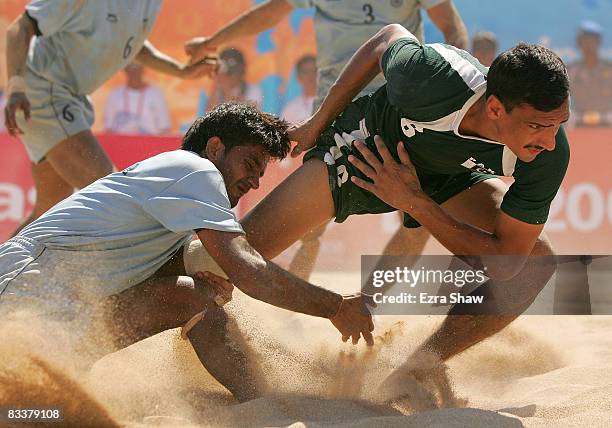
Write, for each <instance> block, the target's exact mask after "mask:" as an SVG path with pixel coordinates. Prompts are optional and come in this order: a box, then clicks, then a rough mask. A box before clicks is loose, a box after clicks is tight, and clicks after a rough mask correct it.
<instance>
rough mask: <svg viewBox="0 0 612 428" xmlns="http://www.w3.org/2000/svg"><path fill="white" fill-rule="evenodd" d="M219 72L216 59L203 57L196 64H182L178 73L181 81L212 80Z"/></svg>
mask: <svg viewBox="0 0 612 428" xmlns="http://www.w3.org/2000/svg"><path fill="white" fill-rule="evenodd" d="M218 70H219V61H217V59H216V58H212V57H205V58H204V59H202V60H201V61H198V62H190V63H189V64H184V65H183V66H182V67H181V69H180V73H179V77H180V78H181V79H187V80H193V79H199V78H201V77H209V78H213V77H215V76H216V75H217V71H218Z"/></svg>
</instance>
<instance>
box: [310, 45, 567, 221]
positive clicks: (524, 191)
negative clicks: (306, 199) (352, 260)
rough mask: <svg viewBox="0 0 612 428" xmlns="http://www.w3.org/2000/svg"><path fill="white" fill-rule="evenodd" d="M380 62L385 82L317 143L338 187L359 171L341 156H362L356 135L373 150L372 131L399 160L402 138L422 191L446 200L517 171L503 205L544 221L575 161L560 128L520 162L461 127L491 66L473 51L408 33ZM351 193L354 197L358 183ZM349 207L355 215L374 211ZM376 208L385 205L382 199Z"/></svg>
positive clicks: (522, 215)
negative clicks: (547, 145) (548, 147)
mask: <svg viewBox="0 0 612 428" xmlns="http://www.w3.org/2000/svg"><path fill="white" fill-rule="evenodd" d="M382 69H383V73H384V75H385V78H386V80H387V84H386V85H384V86H383V87H381V88H380V89H378V90H377V91H376V92H375V93H373V94H371V95H368V96H365V97H362V98H360V99H358V100H356V101H355V102H353V103H352V104H351V105H349V107H348V108H347V109H346V110H345V112H344V113H343V114H342V115H341V116H340V117H339V118H338V119H337V120H336V121H335V122H334V124H333V125H332V126H331V128H330V129H328V130H327V131H326V132H325V133H323V135H322V136H321V139H320V140H319V146H320V147H319V148H318V149H315V151H316V150H318V151H319V152H321V149H327V152H326V153H325V154H322V155H321V154H320V155H319V156H318V157H319V158H322V159H323V160H324V161H325V162H327V164H328V165H329V166H330V167H331V169H330V172H333V171H335V174H336V177H335V178H336V179H337V180H336V181H335V182H334V183H333V184H334V186H337V189H336V190H339V189H340V188H341V187H342V186H345V185H346V184H349V183H352V182H351V181H350V180H349V178H350V175H353V174H358V171H356V170H355V169H351V168H350V166H349V165H350V164H349V163H348V162H346V163H345V162H343V159H341V158H342V157H344V156H345V155H348V153H349V152H351V153H353V154H355V155H358V156H359V154H358V153H357V152H356V151H355V152H353V151H352V149H351V147H352V142H353V141H354V140H355V139H363V140H365V141H366V144H368V147H369V148H370V149H374V150H375V146H374V144H373V141H372V138H373V136H374V135H380V136H381V137H382V138H383V140H384V141H385V143H386V144H387V146H388V148H389V150H390V151H391V153H392V154H393V155H394V156H395V158H396V159H397V158H398V157H397V149H396V145H397V142H398V141H403V142H404V146H405V147H406V150H407V151H408V153H409V155H410V159H411V161H412V162H413V164H414V166H415V168H416V171H417V174H418V176H419V179H420V182H421V186H422V188H423V190H424V191H425V192H426V193H427V194H429V195H430V196H432V197H433V199H434V200H436V202H438V203H442V202H444V200H446V199H448V198H449V197H451V196H453V195H454V194H456V193H459V192H460V191H462V190H464V189H465V188H467V187H469V186H470V185H472V184H474V183H475V182H478V181H481V180H482V179H486V178H488V177H490V176H508V177H510V176H511V177H514V183H513V184H512V185H511V186H510V189H509V190H508V192H507V193H506V195H505V197H504V200H503V203H502V206H501V209H502V211H504V212H505V213H506V214H508V215H510V216H512V217H514V218H516V219H518V220H521V221H523V222H526V223H531V224H542V223H544V222H546V219H547V217H548V211H549V208H550V204H551V202H552V200H553V198H554V197H555V195H556V193H557V191H558V190H559V186H560V185H561V181H562V180H563V177H564V175H565V172H566V169H567V165H568V162H569V146H568V143H567V139H566V137H565V132H564V130H563V129H562V128H561V129H560V130H559V132H558V134H557V137H556V147H555V149H554V150H553V151H550V152H549V151H545V152H542V153H540V154H539V155H538V156H537V157H536V158H535V159H534V160H533V161H531V162H522V161H520V160H519V159H517V157H516V155H515V154H514V153H513V152H512V151H511V150H510V149H509V148H508V147H507V146H505V145H504V144H501V143H499V142H497V141H491V140H487V139H483V138H478V137H472V136H467V135H461V133H460V132H459V125H460V123H461V121H462V119H463V118H464V116H465V114H466V113H467V111H468V110H469V108H470V107H471V106H472V105H473V104H474V103H475V102H476V101H477V100H478V99H479V98H481V97H482V96H484V94H485V92H486V85H487V80H486V78H487V71H488V69H487V68H486V67H484V66H482V65H481V64H480V63H479V62H478V61H477V60H476V59H475V58H473V57H472V56H471V55H469V54H468V53H467V52H465V51H462V50H460V49H457V48H454V47H451V46H448V45H444V44H430V45H422V44H420V43H419V42H418V41H417V40H415V39H411V38H403V39H399V40H397V41H395V42H394V43H393V44H392V45H391V46H390V47H389V48H388V49H387V51H386V52H385V53H384V55H383V58H382ZM332 138H333V143H332V144H330V140H331V139H332ZM312 156H316V153H313V154H312V155H310V157H312ZM451 188H452V189H451ZM332 191H334V189H333V188H332ZM347 195H348V196H347V197H350V198H354V197H355V195H356V193H355V189H351V190H350V191H349V192H348V193H347ZM372 196H373V195H372ZM334 199H335V201H336V197H335V196H334ZM336 202H339V201H336ZM351 204H352V205H355V202H352V203H351ZM357 204H358V205H361V206H362V207H363V206H364V204H363V203H361V202H358V203H357ZM344 205H345V206H346V203H345V204H344ZM344 211H346V212H347V213H349V214H351V213H355V214H356V213H364V212H371V211H372V210H369V211H367V210H361V211H360V210H352V211H351V210H348V211H347V210H344ZM373 211H374V212H382V211H383V209H382V207H381V206H378V208H376V209H374V210H373ZM340 220H342V219H340ZM337 221H338V218H337ZM407 225H408V224H407Z"/></svg>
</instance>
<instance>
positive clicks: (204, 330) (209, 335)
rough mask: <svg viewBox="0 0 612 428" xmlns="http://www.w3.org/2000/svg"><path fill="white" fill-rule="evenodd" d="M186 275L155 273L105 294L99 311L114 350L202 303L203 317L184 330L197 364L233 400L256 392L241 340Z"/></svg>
mask: <svg viewBox="0 0 612 428" xmlns="http://www.w3.org/2000/svg"><path fill="white" fill-rule="evenodd" d="M186 279H187V278H186V277H181V276H168V277H157V278H153V279H150V280H148V281H145V282H143V283H141V284H139V285H137V286H135V287H131V288H129V289H127V290H125V291H123V292H121V293H119V294H117V295H115V296H111V297H110V298H108V299H107V301H106V302H104V304H103V306H102V307H101V311H100V314H99V316H100V318H101V320H102V321H103V322H104V324H105V326H106V329H107V330H109V333H110V336H111V337H110V341H111V342H112V345H114V347H115V349H120V348H123V347H126V346H129V345H131V344H132V343H135V342H137V341H139V340H143V339H145V338H147V337H150V336H153V335H155V334H157V333H160V332H162V331H165V330H169V329H172V328H177V327H181V326H183V325H184V324H185V323H186V322H187V321H188V320H189V319H190V318H192V317H193V316H194V315H196V314H197V313H199V312H201V311H202V310H203V309H204V308H206V312H205V315H204V318H203V319H202V320H201V321H200V322H198V323H197V324H196V325H195V326H194V327H193V328H192V329H191V330H190V331H189V333H188V338H189V341H190V342H191V344H192V346H193V348H194V350H195V352H196V354H197V356H198V358H199V359H200V361H201V363H202V365H203V366H204V367H205V368H206V369H207V370H208V372H209V373H210V374H211V375H212V376H213V377H214V378H215V379H217V380H218V381H219V382H220V383H221V384H222V385H223V386H225V387H226V388H227V389H228V390H229V391H230V392H231V393H232V394H233V395H234V397H235V398H236V399H237V400H240V401H246V400H250V399H253V398H255V397H256V396H258V395H261V393H262V389H263V384H262V382H261V381H260V380H257V379H258V378H257V377H256V376H255V373H256V369H255V367H254V362H253V361H250V360H249V359H247V354H248V349H247V348H248V346H247V344H246V343H245V342H244V341H243V340H242V339H241V338H240V337H238V335H236V334H232V333H231V330H232V329H231V328H230V324H231V321H230V320H229V318H228V316H227V314H226V313H225V310H224V309H223V308H222V307H219V306H217V305H216V304H215V303H214V302H213V301H212V295H211V296H210V297H209V296H205V295H204V293H202V292H201V291H196V290H194V289H193V288H191V287H189V286H186V285H185V284H186V283H188V282H189V281H187V282H185V280H186ZM93 334H95V332H92V335H93Z"/></svg>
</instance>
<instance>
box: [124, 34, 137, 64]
mask: <svg viewBox="0 0 612 428" xmlns="http://www.w3.org/2000/svg"><path fill="white" fill-rule="evenodd" d="M132 40H134V36H132V37H130V38H129V39H127V42H125V47H124V48H123V59H127V58H128V57H129V56H130V54H131V53H132Z"/></svg>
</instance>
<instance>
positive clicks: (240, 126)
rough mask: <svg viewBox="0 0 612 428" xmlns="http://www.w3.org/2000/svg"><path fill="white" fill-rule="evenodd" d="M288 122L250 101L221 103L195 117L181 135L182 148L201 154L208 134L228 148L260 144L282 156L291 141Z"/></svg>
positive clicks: (275, 157)
mask: <svg viewBox="0 0 612 428" xmlns="http://www.w3.org/2000/svg"><path fill="white" fill-rule="evenodd" d="M288 127H289V123H288V122H286V121H284V120H282V119H279V118H278V117H276V116H274V115H272V114H269V113H264V112H262V111H260V110H259V109H258V108H257V107H256V106H255V105H254V104H250V103H223V104H219V105H218V106H216V107H215V108H214V109H213V110H211V111H210V112H208V113H206V114H205V115H204V116H201V117H198V118H197V119H196V120H195V122H194V123H193V124H192V125H191V127H190V128H189V130H188V131H187V133H186V134H185V137H184V138H183V145H182V147H181V148H182V149H183V150H190V151H192V152H196V153H198V154H201V153H202V152H203V151H204V150H205V149H206V143H207V142H208V140H209V139H210V138H212V137H219V138H220V139H221V141H222V142H223V144H224V145H225V147H226V149H227V150H228V151H229V150H231V148H232V147H234V146H245V145H249V144H255V145H261V146H263V147H264V149H265V151H266V153H268V154H269V155H270V157H272V158H274V159H284V158H285V157H286V156H287V153H289V148H290V147H291V143H290V141H289V135H288V134H287V128H288Z"/></svg>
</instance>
